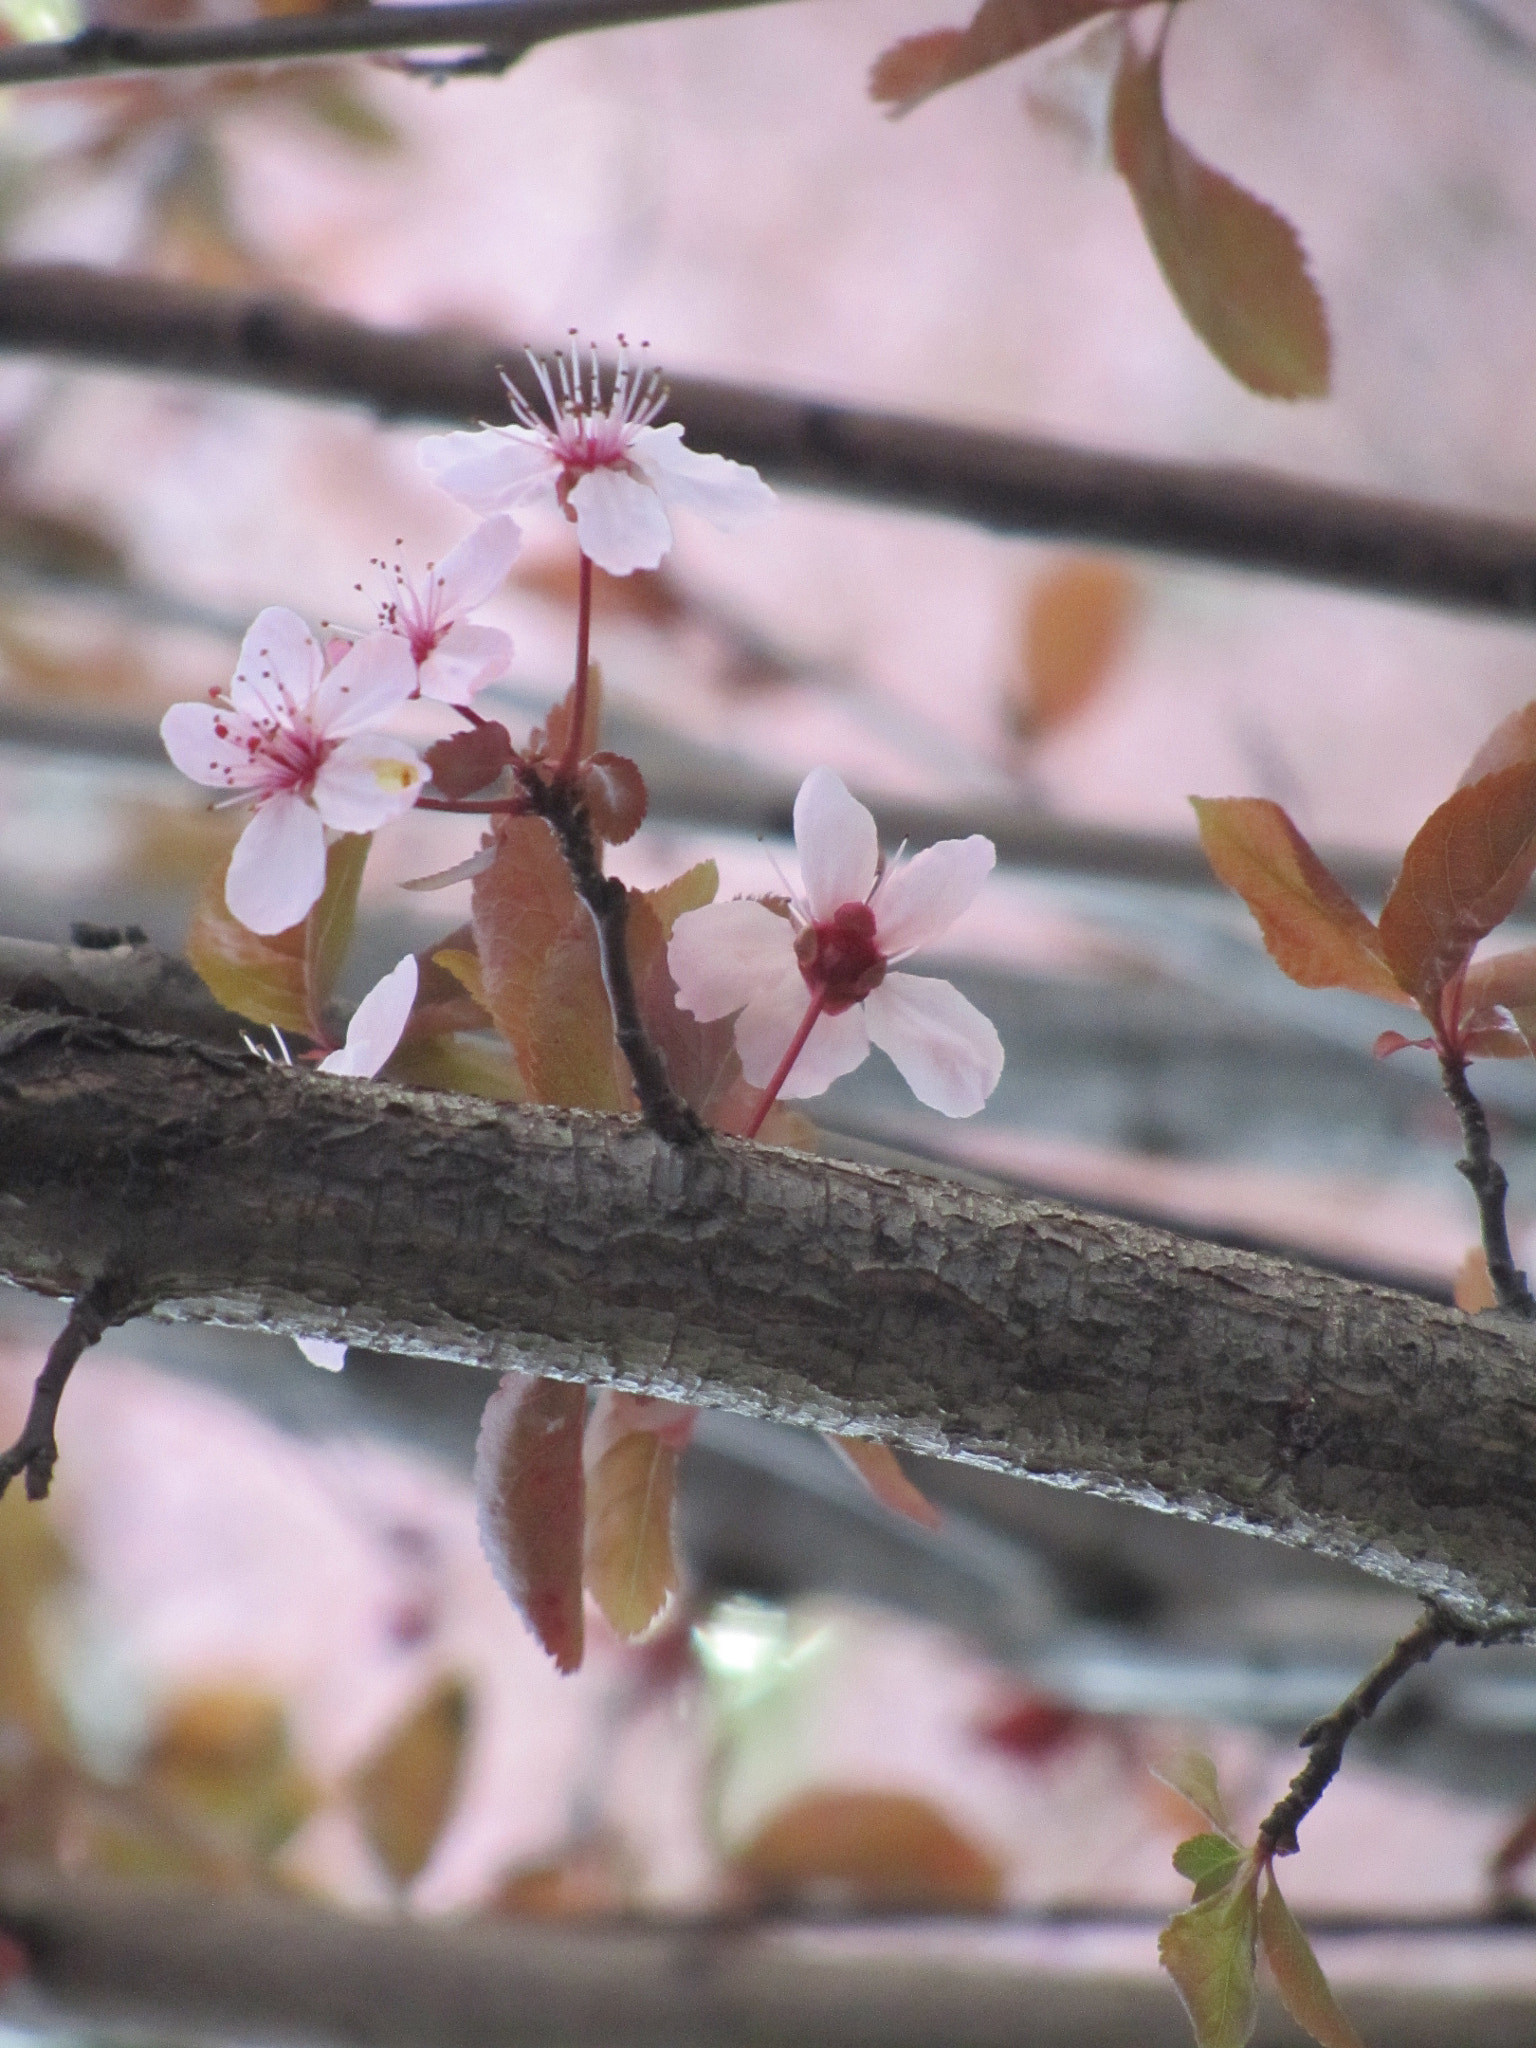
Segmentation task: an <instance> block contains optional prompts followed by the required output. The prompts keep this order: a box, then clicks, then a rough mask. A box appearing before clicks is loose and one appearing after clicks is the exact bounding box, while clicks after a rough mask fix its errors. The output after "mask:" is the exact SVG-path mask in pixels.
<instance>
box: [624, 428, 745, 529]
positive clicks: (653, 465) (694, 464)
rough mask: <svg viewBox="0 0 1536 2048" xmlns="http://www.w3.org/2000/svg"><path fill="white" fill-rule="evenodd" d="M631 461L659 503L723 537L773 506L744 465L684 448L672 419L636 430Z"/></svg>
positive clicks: (694, 449)
mask: <svg viewBox="0 0 1536 2048" xmlns="http://www.w3.org/2000/svg"><path fill="white" fill-rule="evenodd" d="M630 457H631V460H632V461H634V462H635V463H636V464H638V466H639V467H640V468H641V469H643V470H644V471H645V473H646V475H647V476H648V477H649V478H650V480H651V482H652V483H653V484H654V485H655V487H656V489H657V491H658V492H659V494H660V496H661V498H662V501H663V503H665V504H668V505H681V506H683V507H684V508H685V509H686V510H687V511H689V512H697V513H698V514H699V515H700V517H701V518H704V519H707V520H708V521H709V523H710V525H711V526H714V527H718V528H719V530H720V532H722V533H735V532H736V531H737V530H738V528H740V527H743V526H746V525H747V524H749V523H750V521H752V520H754V519H760V518H762V516H763V515H764V514H765V513H767V512H771V511H772V510H773V509H774V506H775V505H776V504H777V503H778V500H777V499H776V498H775V497H774V495H773V492H772V491H771V490H770V489H769V488H768V486H767V484H765V483H764V482H763V480H762V478H761V477H760V476H759V475H758V473H757V471H756V470H755V469H750V468H749V467H748V466H747V464H746V463H744V462H732V461H730V460H729V459H728V458H727V457H726V456H724V455H703V454H700V453H699V451H698V450H697V449H696V448H686V447H684V445H683V428H682V426H681V424H680V423H679V422H678V421H677V420H669V421H668V423H667V424H666V426H664V427H640V428H638V429H637V430H636V433H635V436H634V443H633V446H632V447H631V449H630Z"/></svg>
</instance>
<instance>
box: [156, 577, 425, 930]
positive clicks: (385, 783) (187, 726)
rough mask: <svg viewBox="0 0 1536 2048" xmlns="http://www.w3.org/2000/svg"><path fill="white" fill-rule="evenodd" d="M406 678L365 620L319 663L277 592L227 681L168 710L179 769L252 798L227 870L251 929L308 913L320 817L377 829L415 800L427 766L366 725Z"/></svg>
mask: <svg viewBox="0 0 1536 2048" xmlns="http://www.w3.org/2000/svg"><path fill="white" fill-rule="evenodd" d="M415 688H416V665H415V663H414V662H413V661H412V659H411V653H410V649H409V648H408V647H407V645H406V643H405V642H404V641H403V640H402V639H400V638H399V637H398V636H397V635H395V634H393V633H370V634H369V635H368V637H367V639H365V640H360V641H359V642H358V643H357V645H356V646H355V647H353V648H351V649H350V650H349V651H348V652H347V653H346V654H344V655H343V656H342V658H341V660H340V661H338V662H337V663H336V665H335V666H334V667H333V668H330V669H327V668H326V666H325V662H324V660H323V658H322V656H321V653H320V649H319V647H318V646H317V645H316V642H315V639H314V636H313V635H312V634H311V632H310V630H309V628H308V627H307V626H306V625H305V623H304V621H303V620H302V619H301V618H300V617H299V616H298V614H297V613H296V612H290V611H285V610H283V609H282V608H281V607H280V606H272V607H270V608H269V609H268V610H266V611H264V612H262V613H261V614H260V615H259V617H258V618H257V619H256V622H255V624H254V625H253V626H252V627H251V629H250V631H249V632H248V633H247V634H246V636H245V643H244V645H243V646H242V647H241V649H240V665H239V667H238V668H237V669H236V670H235V674H234V680H233V681H232V682H231V684H230V686H229V688H228V690H220V691H215V692H214V693H213V701H212V702H211V703H209V704H173V705H172V706H171V708H170V710H169V711H167V712H166V714H165V717H164V718H163V719H162V720H161V722H160V737H161V739H162V741H163V742H164V744H165V751H166V752H167V753H168V754H169V755H170V757H171V759H172V761H174V762H175V764H176V766H177V767H178V768H179V769H180V770H181V772H182V774H183V775H189V776H191V778H192V780H193V781H194V782H201V783H203V784H204V785H205V786H207V787H208V788H211V789H228V790H233V791H236V792H238V793H239V794H240V795H241V796H245V797H248V798H249V800H250V801H251V802H252V803H254V805H255V812H254V815H253V816H252V818H251V821H250V823H249V824H248V825H247V826H246V828H245V830H244V832H243V833H242V834H241V836H240V839H239V842H238V844H237V845H236V847H235V850H234V853H233V855H232V856H231V859H230V863H229V873H228V875H227V876H226V878H225V882H224V900H225V902H226V903H227V904H228V905H229V911H230V915H231V916H232V917H234V918H237V919H238V920H239V922H240V923H241V924H243V925H245V926H246V927H247V929H248V930H250V931H253V932H262V933H271V932H281V931H287V929H288V928H289V926H290V925H295V924H297V923H298V922H299V920H300V919H301V918H303V917H304V916H306V915H307V914H308V911H309V909H310V906H311V905H312V904H313V903H315V902H316V901H317V900H318V899H319V897H320V894H321V892H322V890H323V889H324V888H325V834H326V828H327V827H328V826H329V827H330V828H331V830H333V831H336V832H372V831H375V830H376V829H377V828H378V827H379V826H380V825H383V824H386V823H387V822H388V821H389V820H390V819H391V818H396V817H399V816H400V814H401V813H402V812H404V811H408V810H409V809H410V807H411V805H412V804H414V803H415V801H416V799H417V797H418V796H419V795H420V793H421V788H422V784H423V783H424V782H425V780H426V768H425V766H424V765H423V763H422V761H421V760H420V758H419V756H418V755H417V753H416V751H415V749H414V748H413V747H410V746H407V745H406V743H405V742H404V741H403V740H398V739H392V738H390V737H389V736H387V735H385V734H380V733H372V732H368V730H367V729H368V728H369V727H370V726H375V725H377V724H379V723H380V721H381V720H383V719H385V718H388V717H389V716H390V715H391V714H392V713H393V712H395V711H396V710H398V708H399V707H400V705H402V704H403V703H404V702H405V701H406V699H407V698H408V697H410V696H411V695H412V694H413V693H414V691H415ZM365 735H366V737H365ZM235 800H238V799H235Z"/></svg>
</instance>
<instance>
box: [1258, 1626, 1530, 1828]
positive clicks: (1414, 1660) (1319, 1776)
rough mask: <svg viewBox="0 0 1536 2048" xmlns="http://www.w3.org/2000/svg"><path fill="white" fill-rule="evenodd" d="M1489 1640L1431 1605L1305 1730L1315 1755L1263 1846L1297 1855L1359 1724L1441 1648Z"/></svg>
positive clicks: (1272, 1819) (1271, 1817) (1271, 1820)
mask: <svg viewBox="0 0 1536 2048" xmlns="http://www.w3.org/2000/svg"><path fill="white" fill-rule="evenodd" d="M1488 1640H1489V1636H1488V1633H1487V1632H1486V1631H1484V1630H1480V1629H1475V1628H1469V1627H1468V1626H1467V1624H1466V1623H1465V1622H1463V1621H1459V1620H1458V1619H1457V1618H1456V1617H1455V1616H1454V1615H1452V1614H1448V1613H1446V1612H1445V1610H1444V1609H1443V1608H1440V1607H1437V1606H1434V1605H1431V1606H1430V1607H1429V1608H1428V1610H1427V1611H1426V1613H1425V1615H1424V1618H1423V1620H1422V1621H1421V1622H1419V1624H1418V1625H1417V1627H1415V1628H1411V1629H1410V1630H1409V1631H1408V1633H1407V1635H1405V1636H1403V1637H1401V1638H1400V1639H1399V1640H1398V1641H1397V1642H1395V1643H1394V1644H1393V1645H1392V1648H1391V1649H1390V1650H1388V1652H1387V1654H1386V1656H1385V1657H1383V1658H1382V1660H1381V1662H1380V1663H1379V1664H1378V1665H1376V1667H1375V1668H1374V1670H1372V1671H1370V1672H1368V1673H1367V1674H1366V1676H1365V1677H1364V1678H1362V1679H1361V1681H1360V1683H1359V1684H1358V1685H1357V1686H1356V1687H1355V1689H1354V1691H1353V1692H1352V1693H1351V1694H1350V1695H1349V1697H1348V1699H1345V1700H1341V1701H1340V1703H1339V1704H1338V1706H1336V1707H1335V1708H1334V1710H1333V1712H1332V1713H1331V1714H1324V1716H1323V1717H1322V1719H1321V1720H1320V1721H1314V1722H1313V1723H1312V1725H1311V1727H1310V1728H1304V1729H1303V1730H1302V1732H1301V1738H1300V1740H1301V1746H1302V1748H1303V1749H1306V1750H1309V1751H1310V1752H1311V1753H1310V1755H1309V1756H1308V1758H1307V1760H1306V1762H1305V1764H1303V1766H1302V1768H1301V1769H1300V1770H1299V1771H1298V1772H1297V1773H1296V1776H1295V1777H1294V1778H1292V1780H1291V1784H1290V1790H1289V1791H1288V1792H1287V1793H1286V1794H1285V1797H1284V1798H1283V1799H1281V1800H1279V1801H1277V1803H1276V1805H1275V1806H1274V1808H1273V1810H1272V1811H1271V1812H1270V1813H1269V1814H1268V1815H1266V1817H1265V1818H1264V1820H1262V1821H1261V1822H1260V1824H1259V1840H1260V1842H1261V1843H1262V1844H1264V1845H1266V1846H1267V1847H1268V1848H1269V1849H1270V1851H1271V1852H1272V1853H1273V1854H1274V1855H1276V1856H1294V1855H1295V1854H1296V1850H1297V1846H1298V1845H1297V1841H1296V1830H1297V1829H1298V1828H1299V1827H1300V1826H1301V1823H1302V1822H1303V1821H1304V1820H1305V1819H1306V1817H1307V1815H1308V1814H1309V1813H1310V1812H1311V1811H1312V1809H1313V1807H1314V1806H1316V1804H1317V1802H1318V1801H1319V1799H1321V1798H1322V1796H1323V1794H1324V1793H1325V1792H1326V1791H1327V1789H1328V1787H1329V1786H1330V1785H1331V1784H1332V1782H1333V1780H1334V1777H1335V1775H1336V1774H1337V1772H1338V1768H1339V1765H1340V1764H1341V1763H1342V1762H1343V1761H1344V1745H1345V1744H1346V1743H1347V1742H1348V1741H1349V1738H1350V1737H1351V1735H1353V1734H1354V1732H1355V1730H1356V1729H1357V1728H1358V1727H1359V1726H1360V1723H1361V1722H1362V1721H1368V1720H1369V1719H1370V1717H1371V1715H1372V1714H1374V1713H1375V1711H1376V1709H1377V1708H1378V1707H1379V1706H1380V1705H1381V1703H1382V1701H1383V1700H1384V1699H1385V1698H1386V1696H1387V1694H1388V1693H1389V1692H1390V1691H1391V1690H1392V1688H1393V1686H1394V1685H1396V1684H1397V1683H1398V1681H1399V1680H1400V1679H1403V1678H1406V1677H1407V1675H1408V1673H1409V1672H1410V1671H1412V1670H1413V1668H1414V1667H1415V1665H1418V1664H1427V1663H1428V1662H1429V1660H1430V1658H1431V1657H1433V1655H1434V1654H1435V1652H1436V1650H1438V1649H1439V1648H1440V1646H1441V1644H1442V1643H1460V1644H1463V1645H1466V1644H1471V1643H1478V1642H1486V1641H1488Z"/></svg>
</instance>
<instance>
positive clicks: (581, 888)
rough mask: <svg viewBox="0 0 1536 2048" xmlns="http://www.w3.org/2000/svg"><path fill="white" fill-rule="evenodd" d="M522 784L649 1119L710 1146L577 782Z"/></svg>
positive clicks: (682, 1141)
mask: <svg viewBox="0 0 1536 2048" xmlns="http://www.w3.org/2000/svg"><path fill="white" fill-rule="evenodd" d="M579 729H580V728H579V727H577V728H575V730H577V731H579ZM519 780H520V781H521V783H522V787H523V793H524V795H525V796H526V798H527V800H528V808H529V810H530V811H532V812H533V814H534V815H535V816H536V817H540V818H542V819H543V820H544V822H545V823H546V824H547V825H548V826H549V828H550V830H551V831H552V832H553V833H554V835H555V837H556V839H558V840H559V842H560V851H561V852H562V853H563V854H564V855H565V864H566V866H567V867H568V868H569V869H570V871H571V880H572V882H574V884H575V886H576V894H577V895H578V896H579V897H580V898H581V900H582V902H583V903H584V904H585V905H586V906H587V910H588V911H589V913H590V914H591V918H592V923H593V926H594V928H595V930H596V932H597V950H598V957H599V959H600V960H601V961H602V966H603V986H604V987H605V988H606V989H607V991H608V1007H609V1008H610V1009H611V1010H612V1012H613V1035H614V1037H615V1039H616V1040H617V1041H618V1047H619V1050H620V1052H622V1053H623V1055H624V1058H625V1060H626V1061H627V1062H628V1064H629V1071H630V1077H631V1079H632V1080H633V1081H634V1084H635V1094H636V1096H637V1097H638V1098H639V1102H640V1108H641V1112H642V1114H643V1115H644V1117H645V1120H646V1122H647V1123H648V1124H649V1125H650V1127H651V1129H652V1130H653V1131H655V1132H656V1134H657V1136H658V1137H661V1138H665V1139H666V1141H667V1143H668V1144H669V1145H703V1144H707V1143H708V1141H709V1131H708V1130H707V1128H706V1127H705V1125H704V1124H702V1123H701V1122H700V1121H699V1119H698V1117H697V1116H695V1115H694V1113H693V1111H692V1110H691V1109H690V1108H689V1107H688V1104H687V1103H686V1102H684V1100H683V1099H682V1097H681V1096H680V1095H679V1094H678V1092H677V1090H676V1089H675V1088H674V1087H673V1086H672V1083H671V1081H670V1079H669V1078H668V1076H667V1067H666V1062H665V1060H663V1059H662V1057H661V1055H660V1053H659V1052H658V1051H657V1050H656V1048H655V1046H654V1045H652V1043H651V1041H650V1037H649V1035H648V1033H647V1032H646V1028H645V1026H644V1024H643V1023H642V1022H641V1019H640V1005H639V1002H638V1001H637V1000H636V997H635V982H634V976H633V975H632V974H631V973H630V969H629V945H628V940H627V937H626V932H627V927H628V924H629V891H628V890H627V889H626V888H625V886H624V884H623V883H622V882H620V881H618V880H616V879H615V878H614V877H613V876H612V875H605V874H604V873H603V870H602V866H601V864H600V863H599V860H598V857H597V845H596V841H595V840H594V838H593V836H592V826H591V823H590V821H589V820H588V817H587V813H586V809H585V807H584V805H583V804H582V801H581V796H580V793H579V792H578V791H577V789H576V788H575V787H574V785H573V784H571V783H570V782H561V781H559V780H556V781H554V782H552V783H550V782H545V781H544V780H543V779H542V778H541V777H540V776H539V775H538V774H537V773H535V772H534V771H532V770H529V771H528V772H527V773H525V774H524V775H522V776H521V777H520V778H519Z"/></svg>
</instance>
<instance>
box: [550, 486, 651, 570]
mask: <svg viewBox="0 0 1536 2048" xmlns="http://www.w3.org/2000/svg"><path fill="white" fill-rule="evenodd" d="M569 502H570V507H571V510H572V511H573V512H574V513H575V514H576V538H577V540H578V541H579V542H580V543H581V550H582V553H583V554H584V555H587V556H589V557H590V558H591V560H592V561H594V562H596V564H597V566H598V567H599V569H606V570H607V571H608V574H609V575H610V576H628V575H630V574H631V573H632V572H633V571H634V570H636V569H654V568H655V567H656V565H657V563H658V562H659V561H660V560H661V558H662V556H663V555H664V554H665V553H666V552H667V549H668V548H669V547H671V545H672V527H671V523H670V521H669V520H668V518H667V514H666V510H665V508H664V506H663V505H662V502H661V500H660V498H658V497H657V495H656V493H655V491H653V490H652V489H651V487H650V485H649V484H643V483H642V482H641V481H640V479H639V478H638V477H636V476H631V475H630V473H629V471H628V470H626V469H589V470H588V471H587V473H586V475H585V476H583V477H582V478H581V479H580V481H579V482H578V483H577V484H576V486H575V488H574V489H573V490H572V491H571V493H570V500H569Z"/></svg>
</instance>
